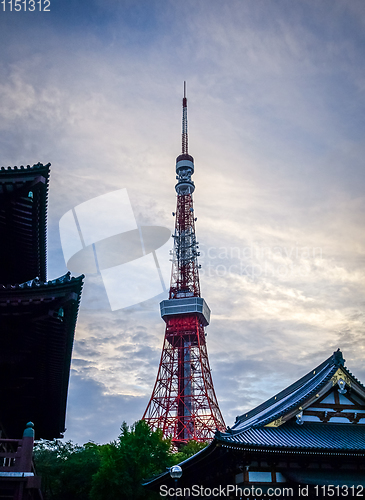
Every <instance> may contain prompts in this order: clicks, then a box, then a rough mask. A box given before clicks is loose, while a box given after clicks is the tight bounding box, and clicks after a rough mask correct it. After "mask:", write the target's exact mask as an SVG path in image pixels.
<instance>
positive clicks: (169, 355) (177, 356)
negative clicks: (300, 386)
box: [143, 82, 225, 446]
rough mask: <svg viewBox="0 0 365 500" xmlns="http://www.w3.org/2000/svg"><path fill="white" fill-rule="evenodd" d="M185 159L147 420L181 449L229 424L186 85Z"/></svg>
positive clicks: (180, 163)
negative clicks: (212, 335) (213, 328)
mask: <svg viewBox="0 0 365 500" xmlns="http://www.w3.org/2000/svg"><path fill="white" fill-rule="evenodd" d="M182 111H183V112H182V154H181V155H179V156H178V157H177V158H176V174H177V175H176V179H177V184H176V186H175V190H176V193H177V208H176V214H174V213H173V215H174V216H176V223H175V233H174V235H173V238H174V249H173V260H172V274H171V284H170V292H169V299H168V300H163V301H162V302H161V303H160V309H161V317H162V319H163V320H164V321H165V322H166V331H165V339H164V344H163V348H162V355H161V361H160V365H159V368H158V373H157V378H156V383H155V386H154V388H153V391H152V396H151V399H150V401H149V403H148V406H147V409H146V411H145V413H144V415H143V419H144V420H145V421H146V422H147V423H148V425H149V426H150V427H151V428H152V429H153V430H156V429H162V431H163V435H164V436H165V437H172V442H173V443H174V444H175V445H176V446H179V445H181V444H184V443H186V442H187V441H189V440H191V439H194V440H196V441H200V442H202V441H208V440H210V439H212V438H213V435H214V432H215V430H216V429H218V430H221V431H223V430H225V424H224V420H223V417H222V414H221V412H220V409H219V406H218V402H217V397H216V395H215V391H214V386H213V380H212V375H211V371H210V367H209V360H208V352H207V345H206V333H205V331H204V327H206V326H208V324H209V320H210V309H209V307H208V305H207V303H206V302H205V300H204V299H203V298H202V297H201V296H200V285H199V271H198V269H199V267H200V266H199V265H198V262H197V257H198V256H199V252H198V248H199V247H198V242H197V241H196V236H195V221H196V218H195V217H194V208H193V197H192V194H193V192H194V190H195V186H194V182H193V181H192V180H191V176H192V175H193V173H194V158H193V157H192V156H190V155H189V154H188V119H187V98H186V85H185V82H184V98H183V101H182Z"/></svg>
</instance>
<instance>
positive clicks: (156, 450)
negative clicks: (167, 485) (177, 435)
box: [90, 420, 172, 500]
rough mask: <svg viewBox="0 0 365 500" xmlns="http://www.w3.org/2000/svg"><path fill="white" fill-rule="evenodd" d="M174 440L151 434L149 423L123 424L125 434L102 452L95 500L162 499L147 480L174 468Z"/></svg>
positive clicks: (158, 433) (94, 492) (91, 496)
mask: <svg viewBox="0 0 365 500" xmlns="http://www.w3.org/2000/svg"><path fill="white" fill-rule="evenodd" d="M170 450H171V441H170V440H169V439H164V438H163V435H162V431H160V430H157V431H151V429H150V428H149V427H148V425H147V424H146V422H145V421H143V420H140V421H138V422H136V423H135V424H134V425H133V426H132V427H131V428H130V429H129V428H128V426H127V424H126V423H125V422H123V424H122V427H121V434H120V435H119V437H118V439H117V440H116V441H114V442H113V443H110V444H108V445H104V446H102V447H101V450H100V458H101V463H100V468H99V470H98V472H97V473H96V474H95V475H94V477H93V485H92V489H91V495H90V498H91V499H92V500H116V499H120V500H124V499H128V500H143V499H151V498H159V497H158V496H157V495H155V494H153V493H151V492H148V491H146V490H145V489H144V488H143V486H142V485H141V483H142V481H143V479H147V478H150V477H152V476H153V475H155V474H158V473H161V472H163V471H164V470H166V466H167V465H170V464H171V462H172V459H171V453H170Z"/></svg>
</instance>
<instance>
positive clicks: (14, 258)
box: [0, 163, 50, 285]
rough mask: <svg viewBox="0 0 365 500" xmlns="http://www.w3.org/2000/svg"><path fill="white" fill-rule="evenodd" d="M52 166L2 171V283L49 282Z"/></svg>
mask: <svg viewBox="0 0 365 500" xmlns="http://www.w3.org/2000/svg"><path fill="white" fill-rule="evenodd" d="M49 167H50V163H49V164H47V165H43V164H42V163H38V164H36V165H33V166H30V165H27V167H24V166H21V167H19V168H18V167H14V168H10V167H8V168H4V167H1V169H0V241H1V245H0V262H1V264H2V265H1V267H0V283H3V284H5V285H6V284H8V283H12V284H13V283H22V282H24V281H27V280H30V279H32V278H35V277H36V276H38V278H39V279H40V280H42V281H46V224H47V221H46V219H47V194H48V180H49Z"/></svg>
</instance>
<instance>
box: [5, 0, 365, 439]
mask: <svg viewBox="0 0 365 500" xmlns="http://www.w3.org/2000/svg"><path fill="white" fill-rule="evenodd" d="M50 9H51V12H36V13H31V12H26V13H24V12H9V11H8V10H7V11H6V12H0V42H1V56H0V146H1V159H0V163H1V165H5V166H7V165H12V166H13V165H20V164H33V163H37V162H38V161H41V162H43V163H48V162H51V163H52V173H51V184H50V196H49V213H48V225H49V226H48V275H49V278H50V279H51V278H55V277H57V276H59V275H61V274H63V273H64V272H66V270H67V268H66V264H65V261H64V259H63V254H62V249H61V243H60V237H59V230H58V223H59V220H60V218H61V217H62V216H63V215H64V214H65V213H66V212H68V211H69V210H71V209H72V208H74V207H75V206H77V205H78V204H80V203H82V202H85V201H87V200H90V199H92V198H94V197H96V196H98V195H101V194H107V193H109V192H112V191H114V190H116V189H123V188H127V190H128V194H129V198H130V200H131V204H132V207H133V210H134V215H135V218H136V221H137V224H138V225H139V226H146V225H147V226H148V225H156V226H163V227H171V226H172V224H173V220H172V217H171V212H172V211H174V210H175V204H176V199H175V192H174V184H175V171H174V166H175V158H176V156H177V155H178V154H179V152H180V144H181V143H180V127H181V97H182V88H183V81H184V80H186V81H187V85H188V100H189V111H188V115H189V151H190V153H191V154H192V155H193V156H194V158H195V168H196V170H195V174H194V181H195V184H196V192H195V195H194V201H195V210H196V215H197V217H198V222H197V233H198V240H199V241H200V243H201V245H200V246H201V250H202V256H201V260H200V262H201V264H202V273H201V289H202V295H203V296H204V298H205V299H206V301H207V302H208V304H209V306H210V308H211V310H212V318H211V324H210V326H209V327H208V329H207V332H208V337H207V339H208V350H209V355H210V362H211V367H212V370H213V379H214V383H215V386H216V392H217V396H218V399H219V402H220V406H221V409H222V412H223V415H224V417H225V420H226V423H227V425H231V424H232V422H233V421H234V418H235V416H236V415H238V414H241V413H243V412H244V411H246V410H248V409H250V408H252V407H253V406H255V405H256V404H258V403H260V402H261V401H262V400H264V399H265V398H267V397H270V396H271V395H272V394H273V393H275V392H276V391H279V390H281V389H282V388H284V387H285V386H286V385H288V384H290V383H291V382H293V381H294V380H295V379H296V378H298V377H300V376H302V375H303V374H304V373H306V372H308V371H309V370H310V369H311V368H313V367H314V366H316V364H318V363H320V362H321V361H322V360H323V359H325V358H327V357H328V356H329V355H330V354H331V353H332V352H333V351H334V350H336V349H337V348H338V347H340V348H341V349H342V350H343V353H344V357H345V359H346V360H347V365H348V367H349V368H350V370H351V371H352V372H353V373H354V374H355V375H356V376H357V377H358V378H360V379H361V380H363V381H365V371H364V368H363V353H364V344H365V339H364V302H365V301H364V255H365V241H364V240H365V238H364V236H365V232H364V215H363V214H364V208H365V207H364V203H365V200H364V187H365V179H364V176H365V175H364V172H365V168H364V157H365V143H364V132H365V123H364V116H365V113H364V111H365V110H364V107H365V72H364V68H365V65H364V57H365V56H364V54H365V51H364V37H365V29H364V28H365V5H364V2H363V0H352V1H351V2H349V1H343V0H331V1H330V0H321V1H315V0H308V1H302V0H296V1H292V0H290V1H289V0H288V1H284V0H275V1H274V0H240V1H236V0H233V1H228V0H224V1H223V0H220V1H216V0H213V1H212V0H209V1H208V0H201V1H200V2H193V1H186V0H184V1H180V0H178V1H176V0H175V1H166V0H162V1H161V0H159V1H155V2H153V1H148V2H147V1H146V2H144V1H137V2H135V1H125V2H123V1H116V0H110V1H105V0H98V1H97V0H95V1H88V2H86V1H77V2H74V1H73V2H71V1H64V0H62V1H61V0H51V7H50ZM80 272H81V271H80ZM121 286H122V284H121ZM87 287H88V288H87ZM89 287H91V281H90V282H87V283H86V285H85V297H86V299H85V300H84V299H83V303H82V306H81V310H80V315H79V321H78V326H77V331H76V340H75V346H74V356H73V362H72V375H71V382H70V390H69V404H68V416H67V428H68V430H67V432H66V435H65V437H66V439H72V440H74V441H76V442H80V443H83V442H85V441H87V440H90V439H92V440H94V441H96V442H106V441H109V440H112V439H115V437H116V436H117V435H118V432H119V427H120V424H121V422H122V421H123V420H126V421H127V422H128V423H129V424H130V423H133V422H134V421H135V420H137V419H139V418H140V417H141V416H142V414H143V411H144V409H145V406H146V405H147V402H148V399H149V396H150V393H151V391H152V385H153V382H154V379H155V376H156V372H157V366H158V361H159V356H160V350H161V347H162V341H163V335H164V324H163V322H162V320H161V319H160V317H159V305H158V304H159V301H160V300H161V299H162V298H164V296H163V294H161V295H160V296H158V297H155V298H151V299H150V300H148V301H145V302H143V303H142V304H138V305H136V306H132V307H129V308H127V309H122V310H118V311H111V310H108V309H107V308H99V309H96V308H95V307H94V308H92V307H91V306H90V303H88V299H87V292H89V291H90V288H89Z"/></svg>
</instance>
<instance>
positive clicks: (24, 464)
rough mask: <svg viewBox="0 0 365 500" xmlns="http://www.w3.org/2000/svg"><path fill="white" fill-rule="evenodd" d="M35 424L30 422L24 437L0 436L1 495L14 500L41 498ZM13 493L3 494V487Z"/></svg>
mask: <svg viewBox="0 0 365 500" xmlns="http://www.w3.org/2000/svg"><path fill="white" fill-rule="evenodd" d="M33 427H34V425H33V423H32V422H28V424H27V425H26V428H25V430H24V432H23V437H22V439H2V438H0V497H1V498H13V499H14V500H24V499H33V498H37V499H41V498H42V493H41V491H40V477H38V476H35V474H34V468H33V461H32V455H33V446H34V428H33ZM4 488H5V489H6V491H7V492H9V491H12V492H13V493H11V494H10V496H9V495H6V496H3V495H2V489H4Z"/></svg>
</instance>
